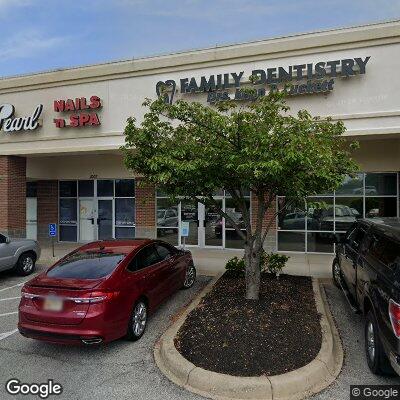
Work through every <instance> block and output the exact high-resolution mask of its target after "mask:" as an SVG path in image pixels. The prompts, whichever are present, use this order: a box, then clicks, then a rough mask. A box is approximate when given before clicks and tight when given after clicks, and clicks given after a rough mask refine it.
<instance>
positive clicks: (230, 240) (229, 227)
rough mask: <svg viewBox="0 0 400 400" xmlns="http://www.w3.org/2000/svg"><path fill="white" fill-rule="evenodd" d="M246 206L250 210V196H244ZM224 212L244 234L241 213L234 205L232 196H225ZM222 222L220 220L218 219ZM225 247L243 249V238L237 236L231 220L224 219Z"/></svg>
mask: <svg viewBox="0 0 400 400" xmlns="http://www.w3.org/2000/svg"><path fill="white" fill-rule="evenodd" d="M245 201H246V208H247V210H249V212H250V197H248V198H246V200H245ZM225 212H226V213H227V214H228V215H229V216H230V217H231V218H232V220H233V221H234V222H235V223H236V224H237V225H238V226H239V229H240V230H241V231H242V232H243V233H244V234H246V228H245V224H244V220H243V213H242V212H241V211H240V210H239V209H238V208H237V207H236V205H235V202H234V200H233V199H232V198H230V197H226V198H225ZM220 222H221V224H222V220H220ZM225 247H226V248H230V249H243V247H244V240H243V239H242V238H241V237H240V236H239V233H238V232H237V231H236V230H235V228H234V227H233V224H232V222H230V221H229V220H228V219H226V220H225Z"/></svg>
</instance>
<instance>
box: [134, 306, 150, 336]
mask: <svg viewBox="0 0 400 400" xmlns="http://www.w3.org/2000/svg"><path fill="white" fill-rule="evenodd" d="M146 322H147V307H146V304H145V303H143V302H142V301H139V302H138V303H137V304H136V306H135V309H134V311H133V317H132V332H133V334H134V335H135V336H136V337H140V336H142V335H143V332H144V330H145V328H146Z"/></svg>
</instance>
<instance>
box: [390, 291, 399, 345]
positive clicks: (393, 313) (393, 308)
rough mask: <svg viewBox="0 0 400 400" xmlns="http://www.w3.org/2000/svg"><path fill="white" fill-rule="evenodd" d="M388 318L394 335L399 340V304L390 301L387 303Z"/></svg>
mask: <svg viewBox="0 0 400 400" xmlns="http://www.w3.org/2000/svg"><path fill="white" fill-rule="evenodd" d="M389 318H390V322H391V324H392V328H393V332H394V334H395V335H396V337H397V338H398V339H400V304H398V303H396V302H395V301H393V300H392V299H390V301H389Z"/></svg>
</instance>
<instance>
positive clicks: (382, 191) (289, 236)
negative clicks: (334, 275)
mask: <svg viewBox="0 0 400 400" xmlns="http://www.w3.org/2000/svg"><path fill="white" fill-rule="evenodd" d="M397 179H398V177H397V173H367V174H356V175H355V176H348V177H346V178H345V179H344V180H343V183H342V185H341V186H340V187H339V188H338V189H337V190H336V192H335V193H334V194H333V195H332V196H331V195H320V196H312V197H309V198H308V199H307V202H306V205H305V206H302V205H301V204H291V202H290V200H287V199H286V198H284V197H278V198H277V207H278V209H279V210H284V212H283V213H282V214H281V215H279V216H278V220H277V225H278V250H279V251H299V252H304V251H305V252H311V253H312V252H316V253H333V252H334V244H333V238H334V233H337V234H339V235H343V234H344V233H345V232H346V231H347V229H349V227H350V226H351V225H352V224H353V223H354V222H355V221H357V219H359V218H375V217H396V216H398V187H397ZM288 204H289V206H288ZM304 208H305V209H304Z"/></svg>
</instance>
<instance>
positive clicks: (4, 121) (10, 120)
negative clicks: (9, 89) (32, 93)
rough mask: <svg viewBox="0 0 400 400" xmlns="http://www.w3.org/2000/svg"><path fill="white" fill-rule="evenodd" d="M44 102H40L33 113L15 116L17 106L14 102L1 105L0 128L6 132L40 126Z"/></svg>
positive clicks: (29, 129) (32, 128) (33, 128)
mask: <svg viewBox="0 0 400 400" xmlns="http://www.w3.org/2000/svg"><path fill="white" fill-rule="evenodd" d="M42 111H43V104H38V105H37V106H36V108H35V109H34V111H33V112H32V114H31V115H29V116H26V117H15V116H14V113H15V107H14V106H13V105H12V104H8V103H6V104H2V105H0V129H3V131H4V132H20V131H33V130H35V129H36V128H38V127H39V126H40V119H39V118H40V115H41V114H42Z"/></svg>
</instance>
